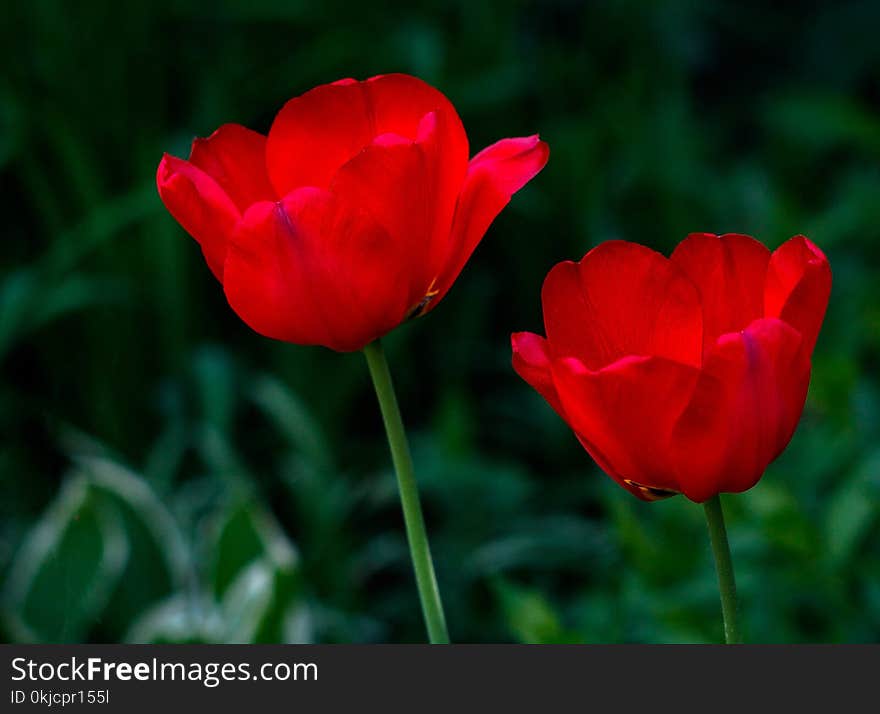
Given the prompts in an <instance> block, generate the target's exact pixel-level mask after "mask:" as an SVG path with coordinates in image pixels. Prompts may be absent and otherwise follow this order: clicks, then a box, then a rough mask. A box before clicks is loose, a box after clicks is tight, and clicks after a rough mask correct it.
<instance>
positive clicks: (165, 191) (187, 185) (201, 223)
mask: <svg viewBox="0 0 880 714" xmlns="http://www.w3.org/2000/svg"><path fill="white" fill-rule="evenodd" d="M156 186H157V188H158V189H159V196H160V197H161V199H162V202H163V203H164V204H165V207H166V208H167V209H168V212H169V213H171V215H172V216H174V218H175V220H176V221H177V222H178V223H179V224H180V225H181V226H182V227H183V229H184V230H185V231H186V232H187V233H189V234H190V235H191V236H192V237H193V238H195V239H196V240H197V241H198V243H199V245H200V246H201V247H202V253H204V255H205V260H206V261H207V263H208V267H209V268H210V269H211V272H213V273H214V275H215V277H216V278H217V279H218V280H220V281H221V282H222V280H223V263H224V261H225V260H226V249H227V244H228V241H229V239H230V237H231V236H232V232H233V230H234V228H235V224H236V223H237V222H238V220H239V218H240V217H241V214H240V213H239V210H238V208H236V206H235V204H234V203H233V201H232V199H230V198H229V196H228V195H226V192H225V191H224V190H223V189H222V188H221V187H220V186H219V185H218V184H217V182H216V181H215V180H214V179H213V178H211V177H210V176H208V174H206V173H205V172H204V171H202V170H201V169H199V168H197V167H195V166H193V165H192V164H191V163H189V162H188V161H184V160H183V159H178V158H177V157H175V156H170V155H168V154H165V155H164V156H163V157H162V161H161V162H160V163H159V169H158V171H157V172H156Z"/></svg>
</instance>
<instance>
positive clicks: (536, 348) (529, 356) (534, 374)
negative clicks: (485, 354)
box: [510, 332, 565, 419]
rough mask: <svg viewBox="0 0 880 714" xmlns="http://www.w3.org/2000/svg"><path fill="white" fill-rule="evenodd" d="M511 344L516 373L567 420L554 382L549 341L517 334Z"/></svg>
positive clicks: (531, 335) (531, 334)
mask: <svg viewBox="0 0 880 714" xmlns="http://www.w3.org/2000/svg"><path fill="white" fill-rule="evenodd" d="M510 344H511V347H512V348H513V368H514V370H516V373H517V374H518V375H519V376H520V377H522V378H523V379H524V380H525V381H526V382H528V383H529V384H530V385H531V386H532V387H533V388H534V389H535V391H537V392H538V394H540V395H541V396H542V397H544V399H546V400H547V402H548V404H550V406H551V407H553V409H554V410H556V413H557V414H559V416H561V417H562V418H563V419H565V412H564V411H563V409H562V404H561V402H560V401H559V394H558V393H557V392H556V385H555V384H554V382H553V372H552V370H551V364H550V362H551V357H550V353H549V345H548V344H547V340H545V339H544V338H543V337H541V336H540V335H536V334H534V333H532V332H516V333H514V334H513V335H511V336H510Z"/></svg>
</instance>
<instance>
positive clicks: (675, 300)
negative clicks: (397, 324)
mask: <svg viewBox="0 0 880 714" xmlns="http://www.w3.org/2000/svg"><path fill="white" fill-rule="evenodd" d="M830 291H831V269H830V268H829V266H828V261H827V260H826V259H825V256H824V255H823V253H822V251H821V250H819V249H818V248H817V247H816V246H815V245H813V244H812V243H811V242H810V241H809V240H807V239H806V238H804V237H803V236H796V237H795V238H792V239H791V240H789V241H787V242H786V243H785V244H783V245H782V246H781V247H780V248H779V249H778V250H776V251H775V252H774V253H773V254H772V255H771V253H770V251H769V250H767V248H766V247H764V246H763V245H762V244H761V243H759V242H758V241H756V240H754V239H753V238H750V237H748V236H742V235H725V236H721V237H720V238H719V237H718V236H714V235H710V234H705V233H699V234H693V235H690V236H688V238H687V239H686V240H684V241H683V242H682V243H681V244H680V245H679V246H678V247H677V248H676V249H675V252H674V253H673V254H672V257H671V258H669V259H667V258H665V257H664V256H662V255H660V254H659V253H655V252H654V251H652V250H650V249H648V248H645V247H644V246H641V245H637V244H635V243H626V242H624V241H610V242H607V243H603V244H602V245H600V246H598V247H596V248H594V249H593V250H591V251H590V252H589V253H587V255H586V256H584V258H583V260H581V261H580V262H579V263H572V262H564V263H560V264H559V265H557V266H556V267H554V268H553V269H552V270H551V271H550V273H549V274H548V275H547V279H546V280H545V281H544V287H543V291H542V294H541V298H542V302H543V305H544V326H545V328H546V331H547V338H546V339H545V338H543V337H540V336H539V335H534V334H531V333H528V332H520V333H517V334H515V335H513V338H512V343H513V366H514V369H516V371H517V373H518V374H519V375H520V376H521V377H522V378H523V379H525V380H526V381H527V382H528V383H529V384H531V385H532V386H533V387H534V388H535V389H536V390H537V391H538V392H540V393H541V395H542V396H543V397H544V398H545V399H546V400H547V401H548V402H549V403H550V405H551V406H552V407H553V408H554V409H555V410H556V411H557V412H558V413H559V415H560V416H561V417H562V418H563V419H564V420H565V421H566V422H567V423H568V425H569V426H570V427H571V428H572V429H573V430H574V432H575V434H576V435H577V437H578V439H579V440H580V442H581V443H582V444H583V446H584V448H585V449H586V450H587V451H588V452H589V453H590V454H591V455H592V457H593V458H594V459H595V460H596V462H597V463H598V464H599V466H600V467H601V468H602V469H603V470H604V471H605V472H606V473H607V474H608V475H609V476H611V478H613V479H614V480H615V481H617V482H618V483H619V484H620V485H621V486H623V487H624V488H626V489H628V490H629V491H630V492H632V493H633V494H635V495H636V496H638V497H639V498H642V499H645V500H654V499H656V498H662V497H664V496H667V495H673V494H675V493H679V492H680V493H683V494H684V495H685V496H687V497H688V498H690V499H691V500H693V501H697V502H702V501H705V500H707V499H709V498H711V497H712V496H714V495H716V494H718V493H720V492H722V491H729V492H739V491H745V490H746V489H749V488H751V487H752V486H754V485H755V484H756V483H757V482H758V479H760V478H761V475H762V474H763V472H764V469H765V468H766V467H767V465H768V464H769V463H770V462H771V461H773V459H775V458H776V457H777V456H779V454H780V453H782V451H783V450H784V449H785V447H786V445H787V444H788V442H789V441H790V440H791V437H792V435H793V434H794V430H795V427H796V426H797V423H798V420H799V419H800V415H801V411H802V410H803V406H804V400H805V398H806V394H807V386H808V384H809V381H810V358H811V355H812V352H813V346H814V345H815V343H816V337H817V336H818V334H819V328H820V327H821V325H822V319H823V317H824V315H825V307H826V305H827V303H828V296H829V293H830Z"/></svg>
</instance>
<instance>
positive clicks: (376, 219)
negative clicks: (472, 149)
mask: <svg viewBox="0 0 880 714" xmlns="http://www.w3.org/2000/svg"><path fill="white" fill-rule="evenodd" d="M547 156H548V148H547V145H546V144H545V143H544V142H542V141H539V140H538V137H537V136H531V137H527V138H521V139H503V140H502V141H499V142H498V143H496V144H493V145H492V146H490V147H488V148H487V149H484V150H483V151H481V152H480V153H479V154H477V155H476V156H474V158H472V159H471V160H470V161H468V140H467V136H466V135H465V131H464V127H463V126H462V124H461V120H460V119H459V117H458V114H457V113H456V111H455V109H454V108H453V106H452V104H450V102H449V100H448V99H446V97H444V96H443V95H442V94H441V93H440V92H438V91H437V90H436V89H434V88H432V87H430V86H428V85H427V84H425V83H424V82H422V81H421V80H419V79H416V78H415V77H409V76H406V75H401V74H393V75H385V76H380V77H373V78H371V79H368V80H366V81H364V82H358V81H355V80H353V79H343V80H340V81H339V82H334V83H333V84H328V85H324V86H320V87H316V88H315V89H312V90H311V91H309V92H306V93H305V94H303V95H302V96H300V97H296V98H295V99H291V100H290V101H289V102H288V103H287V104H286V105H285V106H284V107H283V108H282V109H281V111H280V112H279V113H278V116H277V117H276V118H275V121H274V123H273V124H272V128H271V129H270V131H269V136H268V137H264V136H262V135H261V134H258V133H256V132H253V131H251V130H249V129H246V128H244V127H242V126H238V125H236V124H226V125H224V126H221V127H220V128H219V129H218V130H217V131H215V132H214V133H213V134H212V135H211V136H210V137H208V138H207V139H196V140H195V141H194V142H193V146H192V152H191V154H190V158H189V161H183V160H181V159H178V158H175V157H173V156H168V155H167V154H166V155H165V156H164V157H163V159H162V162H161V163H160V164H159V171H158V174H157V176H156V182H157V184H158V187H159V195H160V196H161V197H162V200H163V201H164V203H165V206H166V207H167V208H168V210H169V211H170V212H171V214H172V215H173V216H174V217H175V218H176V219H177V221H178V222H179V223H180V224H181V226H183V228H184V229H185V230H186V231H187V232H188V233H189V234H190V235H192V236H193V238H195V239H196V240H197V241H198V242H199V244H200V245H201V247H202V252H203V253H204V255H205V259H206V261H207V263H208V266H209V267H210V268H211V270H212V271H213V272H214V275H215V276H216V277H217V279H218V280H220V282H221V283H223V288H224V290H225V293H226V298H227V300H228V301H229V304H230V305H231V306H232V308H233V310H235V311H236V312H237V313H238V315H239V316H240V317H241V318H242V320H244V321H245V322H246V323H247V324H248V325H250V326H251V327H252V328H253V329H254V330H256V331H257V332H259V333H261V334H263V335H266V336H267V337H272V338H275V339H278V340H284V341H285V342H295V343H297V344H303V345H310V344H319V345H324V346H326V347H330V348H332V349H335V350H339V351H352V350H357V349H360V348H362V347H363V346H364V345H366V344H368V343H369V342H372V341H373V340H375V339H376V338H378V337H381V336H382V335H384V334H385V333H386V332H388V331H389V330H391V329H393V328H394V327H396V326H397V325H399V324H400V323H401V322H403V321H404V320H406V319H407V318H408V317H411V316H415V315H421V314H424V313H425V312H427V311H429V310H431V309H433V307H434V306H435V305H436V304H437V303H438V302H439V301H440V300H441V299H442V298H443V296H444V295H445V294H446V292H447V291H448V290H449V288H450V287H451V286H452V283H453V282H454V281H455V279H456V277H457V276H458V274H459V272H461V269H462V268H463V267H464V264H465V263H466V262H467V260H468V258H469V257H470V255H471V253H472V252H473V250H474V248H475V247H476V245H477V243H479V242H480V239H481V238H482V237H483V234H484V233H485V232H486V229H487V228H488V227H489V224H490V223H491V222H492V221H493V220H494V218H495V216H497V215H498V213H499V212H500V211H501V209H502V208H504V206H505V205H506V204H507V202H508V201H509V200H510V197H511V195H512V194H513V193H515V192H516V191H518V190H519V189H520V188H522V187H523V185H525V184H526V183H527V182H528V181H529V180H530V179H531V178H532V177H533V176H534V175H535V174H537V173H538V172H539V171H540V170H541V169H542V168H543V167H544V164H545V163H546V162H547Z"/></svg>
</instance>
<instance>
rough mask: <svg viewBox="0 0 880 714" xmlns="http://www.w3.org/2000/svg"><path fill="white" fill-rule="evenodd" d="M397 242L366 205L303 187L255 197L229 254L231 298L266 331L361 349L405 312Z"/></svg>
mask: <svg viewBox="0 0 880 714" xmlns="http://www.w3.org/2000/svg"><path fill="white" fill-rule="evenodd" d="M397 260H398V258H397V255H396V252H395V245H394V242H393V241H392V240H391V238H390V237H389V236H388V234H387V232H386V231H385V230H384V229H383V228H382V227H381V226H380V225H379V224H377V223H376V221H375V220H374V219H373V218H372V217H371V216H370V215H369V214H367V213H366V212H364V211H361V210H357V209H355V208H350V207H348V206H347V205H346V204H345V203H344V202H343V201H342V200H341V199H339V198H338V197H337V196H334V195H333V194H331V193H329V192H327V191H324V190H321V189H317V188H301V189H297V190H296V191H293V192H292V193H291V194H289V195H288V196H286V197H285V198H284V199H283V200H281V201H279V202H277V203H273V202H268V201H267V202H263V203H257V204H254V205H253V206H252V207H251V208H250V209H248V211H247V213H246V214H245V216H244V217H243V218H242V220H241V223H240V224H239V226H238V229H237V230H236V232H235V234H234V236H233V240H232V242H231V245H230V250H229V256H228V258H227V261H226V273H225V279H224V287H225V290H226V297H227V299H228V300H229V304H230V305H231V306H232V308H233V309H234V310H235V311H236V313H238V315H239V316H240V317H241V318H242V320H244V321H245V322H246V323H247V324H248V325H250V327H252V328H253V329H254V330H256V331H257V332H259V333H260V334H262V335H265V336H267V337H272V338H274V339H278V340H283V341H285V342H294V343H296V344H302V345H309V344H320V345H324V346H326V347H330V348H331V349H334V350H338V351H340V352H348V351H353V350H357V349H360V348H362V347H364V346H365V345H366V344H367V343H369V342H371V341H373V340H374V339H376V338H378V337H380V336H381V335H383V334H385V333H386V332H388V331H389V330H390V329H392V328H393V327H395V326H396V325H397V324H399V323H400V322H401V320H403V318H404V316H405V312H406V307H407V306H406V304H405V303H404V302H403V300H401V295H400V293H401V291H400V290H399V288H398V287H397V284H398V282H399V281H400V280H401V279H402V275H401V274H400V273H401V272H402V269H401V267H400V266H399V263H398V262H397Z"/></svg>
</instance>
